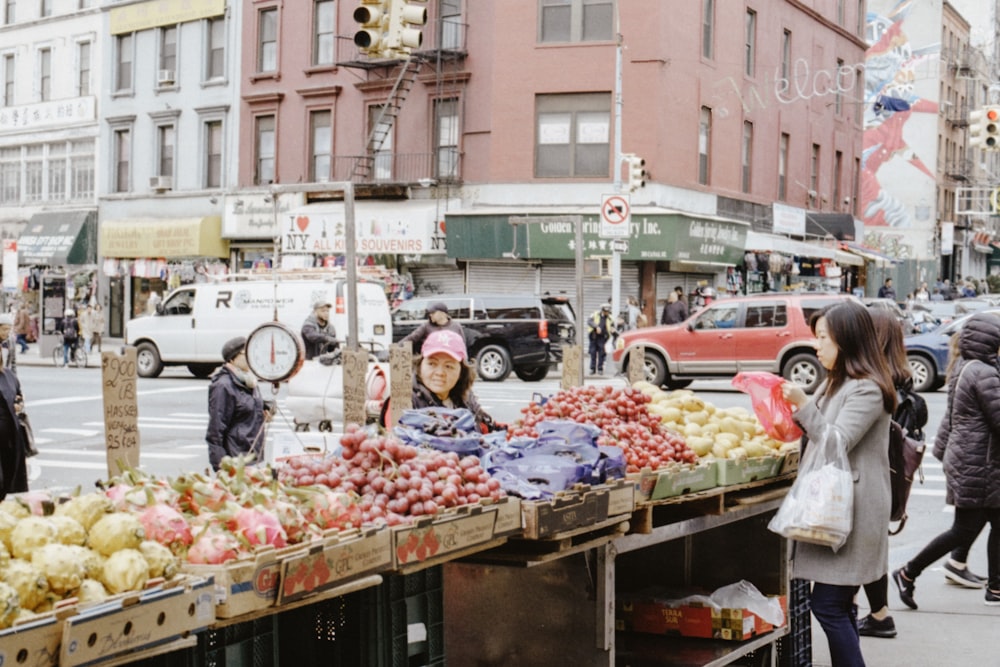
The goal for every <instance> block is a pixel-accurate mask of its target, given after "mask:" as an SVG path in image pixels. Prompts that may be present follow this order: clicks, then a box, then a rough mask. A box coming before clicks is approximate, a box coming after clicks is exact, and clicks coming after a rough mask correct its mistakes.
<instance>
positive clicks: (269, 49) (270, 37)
mask: <svg viewBox="0 0 1000 667" xmlns="http://www.w3.org/2000/svg"><path fill="white" fill-rule="evenodd" d="M257 35H258V37H257V39H258V43H257V71H258V72H274V71H277V69H278V10H277V9H265V10H263V11H261V12H260V15H259V16H258V19H257Z"/></svg>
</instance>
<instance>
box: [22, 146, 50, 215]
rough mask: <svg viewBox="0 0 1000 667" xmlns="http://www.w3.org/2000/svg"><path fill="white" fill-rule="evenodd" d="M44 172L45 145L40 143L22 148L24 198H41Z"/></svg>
mask: <svg viewBox="0 0 1000 667" xmlns="http://www.w3.org/2000/svg"><path fill="white" fill-rule="evenodd" d="M44 173H45V147H44V146H43V145H41V144H37V145H34V146H26V147H25V149H24V200H25V201H28V202H35V201H41V200H42V181H43V175H44Z"/></svg>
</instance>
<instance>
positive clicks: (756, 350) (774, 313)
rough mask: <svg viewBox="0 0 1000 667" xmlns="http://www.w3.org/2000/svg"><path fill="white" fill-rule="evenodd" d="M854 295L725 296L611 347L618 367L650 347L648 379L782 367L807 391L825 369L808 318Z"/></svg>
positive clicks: (674, 384) (683, 382)
mask: <svg viewBox="0 0 1000 667" xmlns="http://www.w3.org/2000/svg"><path fill="white" fill-rule="evenodd" d="M853 298H854V297H852V296H850V295H849V294H822V293H788V294H784V293H779V292H772V293H767V294H760V295H753V296H744V297H737V298H732V299H722V300H719V301H716V302H714V303H713V304H711V305H709V306H707V307H705V308H703V309H701V310H699V311H698V312H697V313H695V314H694V315H692V316H691V317H689V318H688V319H687V321H686V322H682V323H680V324H670V325H665V326H658V327H648V328H645V329H635V330H633V331H627V332H625V333H623V334H621V335H620V336H619V337H618V343H617V349H616V350H615V353H614V360H615V364H616V365H617V366H618V369H619V371H625V370H627V369H628V357H629V352H631V351H632V350H634V349H636V348H637V347H641V348H644V349H645V357H646V359H645V360H646V378H647V379H648V380H649V381H650V382H652V383H653V384H655V385H657V386H665V387H668V388H670V389H677V388H680V387H686V386H687V385H689V384H691V382H692V381H693V380H696V379H704V378H715V377H732V376H733V375H736V374H737V373H739V372H741V371H769V372H771V373H780V374H781V375H782V376H784V377H785V378H786V379H788V380H791V381H794V382H796V383H798V384H800V385H802V386H803V387H805V389H806V391H807V392H810V393H811V392H812V391H814V390H815V389H816V387H817V386H818V385H819V383H820V381H821V380H822V379H823V378H824V376H825V371H824V369H823V367H822V366H821V365H820V363H819V360H818V359H817V358H816V352H815V350H814V348H813V341H814V340H815V338H814V337H813V335H812V332H811V331H810V330H809V318H810V317H811V316H812V314H813V313H815V312H816V311H817V310H819V309H820V308H823V307H824V306H826V305H828V304H830V303H834V302H837V301H844V300H847V299H853Z"/></svg>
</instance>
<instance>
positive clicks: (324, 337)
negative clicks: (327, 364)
mask: <svg viewBox="0 0 1000 667" xmlns="http://www.w3.org/2000/svg"><path fill="white" fill-rule="evenodd" d="M330 308H331V305H330V302H329V301H327V300H325V299H321V300H319V301H317V302H316V303H314V304H313V311H312V314H310V315H309V317H307V318H306V321H305V322H303V323H302V331H301V333H302V341H303V342H304V343H305V345H306V359H312V358H314V357H318V356H319V355H321V354H326V353H327V352H333V351H334V350H336V349H337V348H338V347H340V341H338V340H337V330H336V329H334V328H333V323H332V322H330Z"/></svg>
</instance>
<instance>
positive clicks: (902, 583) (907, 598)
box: [892, 568, 917, 609]
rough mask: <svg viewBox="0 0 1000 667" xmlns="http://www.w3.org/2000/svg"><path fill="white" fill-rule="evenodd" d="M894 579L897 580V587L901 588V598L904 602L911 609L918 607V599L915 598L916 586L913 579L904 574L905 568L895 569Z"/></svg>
mask: <svg viewBox="0 0 1000 667" xmlns="http://www.w3.org/2000/svg"><path fill="white" fill-rule="evenodd" d="M892 580H893V581H895V582H896V588H898V589H899V599H900V600H902V601H903V604H905V605H906V606H907V607H909V608H910V609H916V608H917V601H916V600H914V599H913V589H914V588H916V586H915V583H914V582H913V581H911V580H909V579H907V578H906V577H905V576H904V575H903V568H899V569H898V570H893V572H892Z"/></svg>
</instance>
